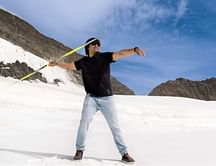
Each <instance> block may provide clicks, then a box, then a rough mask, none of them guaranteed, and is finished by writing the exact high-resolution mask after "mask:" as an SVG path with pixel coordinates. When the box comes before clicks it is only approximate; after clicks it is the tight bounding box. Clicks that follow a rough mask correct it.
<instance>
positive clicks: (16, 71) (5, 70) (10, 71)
mask: <svg viewBox="0 0 216 166" xmlns="http://www.w3.org/2000/svg"><path fill="white" fill-rule="evenodd" d="M33 71H34V70H33V69H32V68H30V67H28V65H27V64H26V63H23V62H22V63H20V62H19V61H16V62H15V63H12V64H11V63H7V64H4V63H3V62H0V75H2V76H4V77H12V78H15V79H17V78H22V77H23V76H25V75H26V74H28V73H32V72H33ZM36 79H39V80H40V81H42V82H45V83H47V80H46V78H44V77H43V76H42V74H41V73H40V72H38V73H36V74H35V75H33V76H32V77H31V80H36ZM26 80H28V79H26Z"/></svg>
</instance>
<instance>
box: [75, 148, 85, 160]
mask: <svg viewBox="0 0 216 166" xmlns="http://www.w3.org/2000/svg"><path fill="white" fill-rule="evenodd" d="M82 157H83V151H82V150H77V151H76V154H75V156H74V160H82Z"/></svg>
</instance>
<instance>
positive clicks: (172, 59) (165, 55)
mask: <svg viewBox="0 0 216 166" xmlns="http://www.w3.org/2000/svg"><path fill="white" fill-rule="evenodd" d="M215 6H216V0H206V1H204V0H91V1H86V0H79V1H76V2H75V1H71V0H61V1H59V0H18V1H14V0H1V1H0V7H1V8H4V9H7V10H9V11H11V12H12V13H14V14H16V15H18V16H20V17H21V18H23V19H24V20H26V21H27V22H29V23H30V24H31V25H33V26H34V27H35V28H36V29H37V30H39V31H40V32H41V33H43V34H45V35H46V36H49V37H52V38H54V39H56V40H58V41H60V42H62V43H64V44H65V45H67V46H69V47H71V48H74V47H77V46H78V45H80V44H81V43H83V42H85V41H86V39H88V38H89V37H92V36H96V37H98V38H100V40H101V42H102V47H101V50H102V51H118V50H120V49H123V48H132V47H134V46H139V47H141V48H143V49H144V50H145V52H146V56H145V57H144V58H141V57H138V56H135V55H134V56H132V57H128V58H125V59H122V60H120V61H118V62H116V63H115V64H113V65H112V75H113V76H115V77H116V78H117V79H119V80H120V81H121V82H123V83H124V84H126V85H128V86H129V87H130V88H131V89H133V90H134V91H135V93H136V94H138V95H147V94H148V93H149V92H150V91H151V90H152V89H153V88H154V87H155V86H156V85H158V84H160V83H162V82H165V81H167V80H174V79H176V78H178V77H184V78H187V79H192V80H202V79H206V78H210V77H216V10H215ZM80 53H82V54H84V50H82V51H80Z"/></svg>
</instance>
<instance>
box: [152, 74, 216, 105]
mask: <svg viewBox="0 0 216 166" xmlns="http://www.w3.org/2000/svg"><path fill="white" fill-rule="evenodd" d="M149 96H178V97H179V96H180V97H189V98H195V99H201V100H214V101H215V100H216V78H209V79H206V80H202V81H192V80H188V79H184V78H178V79H176V80H174V81H167V82H165V83H162V84H160V85H159V86H157V87H156V88H154V89H153V90H152V91H151V92H150V93H149Z"/></svg>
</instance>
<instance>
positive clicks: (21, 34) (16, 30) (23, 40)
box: [0, 9, 134, 95]
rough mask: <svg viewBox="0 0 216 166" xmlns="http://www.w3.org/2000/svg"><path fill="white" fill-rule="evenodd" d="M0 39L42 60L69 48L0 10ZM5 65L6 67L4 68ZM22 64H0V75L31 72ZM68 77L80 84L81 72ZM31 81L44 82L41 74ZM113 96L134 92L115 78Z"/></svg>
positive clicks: (75, 55)
mask: <svg viewBox="0 0 216 166" xmlns="http://www.w3.org/2000/svg"><path fill="white" fill-rule="evenodd" d="M0 27H1V28H0V37H1V38H3V39H5V40H7V41H9V42H11V43H13V44H15V45H18V46H20V47H22V48H23V49H24V50H26V51H29V52H31V53H33V54H35V55H37V56H39V57H41V58H44V59H55V58H56V57H59V56H60V55H63V54H65V53H66V52H68V51H70V50H71V48H69V47H67V46H65V45H63V44H62V43H60V42H58V41H56V40H54V39H51V38H49V37H46V36H45V35H43V34H41V33H40V32H39V31H37V30H36V29H35V28H34V27H33V26H31V25H30V24H29V23H27V22H26V21H24V20H22V19H20V18H19V17H17V16H15V15H12V14H10V13H8V12H7V11H4V10H3V9H0ZM82 56H83V55H81V54H78V53H74V54H73V55H72V56H68V57H66V58H65V59H64V61H66V62H72V61H75V60H78V59H80V58H81V57H82ZM5 65H6V66H5ZM26 65H27V64H24V63H22V62H15V63H14V64H3V63H0V67H1V68H0V75H3V76H11V77H14V78H17V76H18V75H22V76H23V75H25V74H28V73H26V71H32V70H33V69H31V68H30V67H28V66H26ZM70 75H71V77H73V78H72V80H73V81H74V82H76V83H78V84H82V79H81V72H79V71H71V72H70ZM31 79H40V80H41V81H42V80H43V82H46V80H45V78H43V77H42V75H41V73H38V74H37V75H36V76H34V77H31ZM111 82H112V87H113V92H114V94H125V95H134V92H133V91H132V90H131V89H129V88H128V87H127V86H126V85H124V84H122V83H121V82H119V81H118V80H117V79H116V78H114V77H112V78H111Z"/></svg>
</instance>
